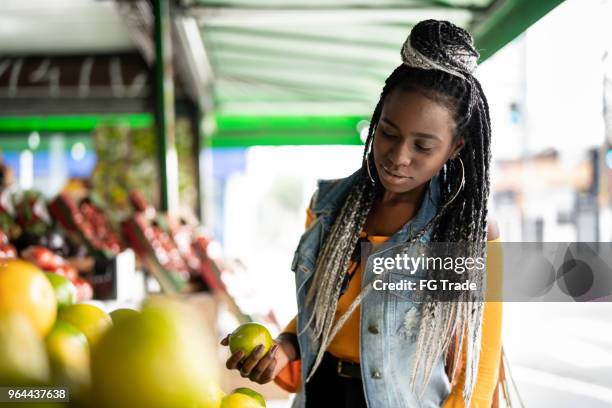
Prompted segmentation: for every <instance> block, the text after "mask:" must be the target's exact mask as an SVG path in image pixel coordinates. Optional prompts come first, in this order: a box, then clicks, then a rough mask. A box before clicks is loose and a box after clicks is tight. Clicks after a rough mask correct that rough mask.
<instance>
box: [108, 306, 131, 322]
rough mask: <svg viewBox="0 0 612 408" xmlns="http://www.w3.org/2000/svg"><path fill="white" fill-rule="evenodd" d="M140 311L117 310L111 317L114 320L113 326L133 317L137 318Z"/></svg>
mask: <svg viewBox="0 0 612 408" xmlns="http://www.w3.org/2000/svg"><path fill="white" fill-rule="evenodd" d="M137 315H138V311H136V310H134V309H116V310H113V311H112V312H110V317H111V319H112V320H113V324H117V323H118V322H119V321H120V320H123V319H127V318H129V317H131V316H137Z"/></svg>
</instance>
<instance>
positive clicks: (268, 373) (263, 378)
mask: <svg viewBox="0 0 612 408" xmlns="http://www.w3.org/2000/svg"><path fill="white" fill-rule="evenodd" d="M275 368H276V360H272V362H271V363H270V365H269V366H268V368H266V369H265V371H264V372H263V373H262V374H261V375H260V376H259V380H258V381H257V382H258V383H259V384H265V383H268V382H270V381H272V379H273V376H274V369H275Z"/></svg>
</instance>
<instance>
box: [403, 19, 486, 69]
mask: <svg viewBox="0 0 612 408" xmlns="http://www.w3.org/2000/svg"><path fill="white" fill-rule="evenodd" d="M407 48H411V49H409V50H407ZM414 51H417V52H418V54H421V55H420V56H421V57H425V59H426V60H429V61H430V62H433V63H434V65H439V66H441V67H444V68H446V69H444V70H445V71H459V72H461V73H468V74H471V73H472V72H473V71H474V69H476V65H477V63H478V58H479V57H480V54H478V51H476V49H475V48H474V40H473V39H472V36H471V35H470V33H468V32H467V31H465V30H464V29H463V28H461V27H458V26H456V25H454V24H453V23H450V22H448V21H443V20H424V21H421V22H419V23H418V24H417V25H415V26H414V27H413V28H412V31H411V32H410V35H409V36H408V39H407V40H406V43H405V44H404V47H403V48H402V59H403V60H404V63H406V64H407V65H413V64H412V63H411V62H413V61H411V54H414ZM421 65H422V63H421ZM413 66H417V65H413Z"/></svg>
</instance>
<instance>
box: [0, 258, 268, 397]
mask: <svg viewBox="0 0 612 408" xmlns="http://www.w3.org/2000/svg"><path fill="white" fill-rule="evenodd" d="M47 266H48V265H47ZM53 276H57V275H52V274H51V275H50V274H49V273H45V272H43V270H42V269H40V268H39V267H37V266H36V265H34V264H33V263H31V262H28V261H25V260H19V259H9V260H0V386H12V387H17V386H41V387H42V386H63V387H68V389H69V390H70V403H54V404H48V405H44V404H40V405H36V406H53V407H93V408H110V407H112V408H128V407H129V408H132V407H148V408H182V407H185V408H187V407H189V408H191V407H197V408H222V407H224V408H247V407H256V408H261V407H265V405H266V404H265V400H264V399H263V397H262V396H261V395H260V394H259V393H257V392H255V391H253V390H250V389H248V388H238V389H235V390H234V391H232V392H231V393H229V394H227V395H226V394H225V393H224V391H223V390H222V389H221V387H220V386H219V377H220V372H219V367H220V365H219V360H218V355H217V349H216V347H208V346H207V345H208V344H211V336H214V335H213V334H212V333H211V332H210V329H209V328H208V327H207V326H206V325H205V324H203V323H202V320H201V318H200V316H199V311H198V309H196V308H194V306H193V305H192V304H190V303H186V302H185V301H182V300H179V299H177V298H170V297H166V296H161V295H160V296H155V297H151V298H148V299H146V300H145V301H144V302H143V303H142V305H141V308H140V310H139V311H136V310H132V309H117V310H115V311H113V312H111V314H110V315H109V314H107V313H106V312H105V311H103V310H102V309H100V308H98V307H96V306H94V305H92V304H89V303H78V302H77V303H71V296H70V295H67V293H71V290H70V289H69V288H67V286H69V285H70V284H71V283H70V282H69V281H68V280H67V279H66V280H57V281H56V283H55V286H54V284H52V283H51V281H52V280H55V279H56V278H54V277H53ZM49 277H51V279H49ZM58 288H61V290H58ZM33 294H36V295H33ZM58 294H59V295H58ZM235 333H239V334H240V335H238V334H237V335H236V336H237V337H235V339H234V341H237V340H240V342H241V344H240V345H239V346H240V347H246V346H245V345H246V344H250V343H252V342H253V341H260V339H261V338H262V337H261V336H263V337H264V338H267V337H266V334H267V336H269V333H267V330H266V329H265V327H263V326H261V325H249V326H245V325H243V326H241V327H239V328H238V329H237V330H236V332H235ZM212 341H214V339H212ZM215 343H216V342H215ZM18 406H27V404H23V405H21V404H19V405H18Z"/></svg>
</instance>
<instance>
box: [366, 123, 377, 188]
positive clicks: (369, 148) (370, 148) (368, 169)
mask: <svg viewBox="0 0 612 408" xmlns="http://www.w3.org/2000/svg"><path fill="white" fill-rule="evenodd" d="M375 134H376V126H374V129H373V131H372V140H371V141H370V146H368V148H367V150H366V155H365V160H366V170H367V171H368V177H369V178H370V182H371V183H372V185H375V184H376V180H374V177H372V171H371V170H370V153H371V152H372V148H373V146H374V135H375Z"/></svg>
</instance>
